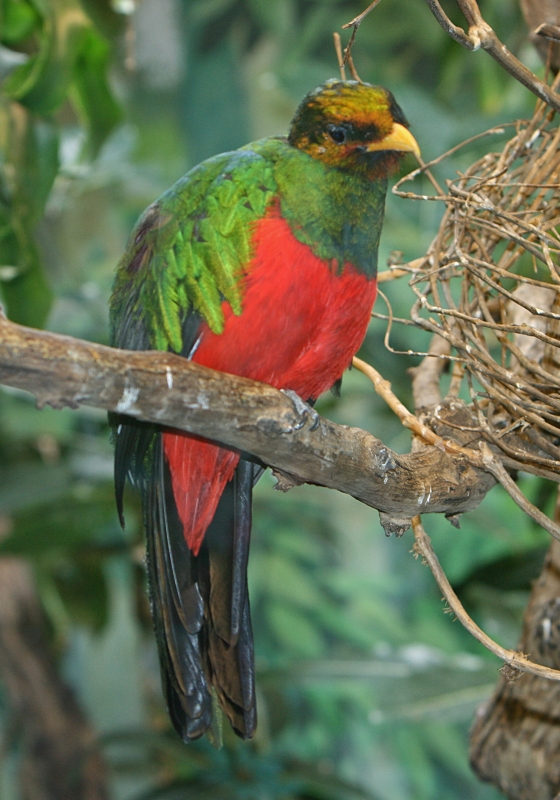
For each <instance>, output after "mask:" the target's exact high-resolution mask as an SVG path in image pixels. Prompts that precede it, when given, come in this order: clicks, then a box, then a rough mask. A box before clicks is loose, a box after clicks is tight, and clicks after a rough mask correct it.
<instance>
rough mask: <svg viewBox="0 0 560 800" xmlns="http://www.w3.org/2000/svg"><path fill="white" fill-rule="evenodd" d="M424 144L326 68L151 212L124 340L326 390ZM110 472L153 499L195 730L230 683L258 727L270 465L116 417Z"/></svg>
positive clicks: (180, 683) (154, 535)
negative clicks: (256, 564)
mask: <svg viewBox="0 0 560 800" xmlns="http://www.w3.org/2000/svg"><path fill="white" fill-rule="evenodd" d="M406 152H413V153H416V154H419V149H418V145H417V144H416V141H415V139H414V138H413V136H412V135H411V133H410V132H409V131H408V127H407V123H406V120H405V118H404V115H403V113H402V111H401V109H400V108H399V106H398V105H397V104H396V102H395V100H394V98H393V96H392V95H391V94H390V92H388V91H387V90H386V89H383V88H380V87H377V86H371V85H369V84H367V83H359V82H354V81H338V80H331V81H328V82H327V83H325V84H323V85H322V86H320V87H319V88H318V89H316V90H314V91H312V92H310V93H309V94H308V95H307V96H306V97H305V98H304V100H303V101H302V103H301V104H300V106H299V108H298V109H297V111H296V114H295V116H294V119H293V121H292V123H291V126H290V131H289V134H288V136H287V137H283V136H279V137H273V138H268V139H263V140H261V141H258V142H255V143H253V144H250V145H247V146H246V147H242V148H241V149H239V150H235V151H234V152H230V153H223V154H222V155H218V156H215V157H214V158H210V159H208V160H207V161H205V162H203V163H202V164H200V165H199V166H197V167H195V168H194V169H193V170H191V171H190V172H189V173H188V174H187V175H185V177H183V178H182V179H181V180H179V181H178V182H177V183H176V184H175V185H174V186H172V187H171V189H169V190H168V191H167V192H166V193H165V194H164V195H162V197H161V198H160V199H159V200H157V201H156V202H155V203H154V204H153V205H151V206H150V207H149V208H148V209H147V210H146V212H145V213H144V214H143V216H142V217H141V218H140V220H139V222H138V224H137V226H136V228H135V230H134V231H133V233H132V236H131V239H130V243H129V245H128V249H127V251H126V253H125V255H124V257H123V259H122V261H121V263H120V265H119V269H118V273H117V277H116V281H115V286H114V291H113V295H112V300H111V332H112V344H113V345H115V346H116V347H120V348H125V349H130V350H165V351H173V352H175V353H180V354H181V355H183V356H184V357H185V358H188V359H192V360H193V361H195V362H196V363H198V364H203V365H205V366H207V367H211V368H212V369H216V370H221V371H223V372H229V373H232V374H236V375H242V376H245V377H247V378H252V379H254V380H257V381H263V382H265V383H268V384H271V385H272V386H276V387H277V388H280V389H285V390H290V391H291V392H292V393H296V394H297V395H299V396H300V397H301V398H303V399H304V400H306V401H310V402H313V401H315V400H316V398H317V397H318V396H319V395H320V394H321V393H322V392H324V391H326V390H327V389H330V388H331V387H332V386H333V385H334V384H336V383H337V382H338V381H339V380H340V378H341V376H342V373H343V371H344V370H345V369H346V368H347V367H348V366H349V364H350V362H351V359H352V356H353V355H354V353H355V352H356V350H357V349H358V347H359V346H360V344H361V342H362V340H363V338H364V336H365V332H366V328H367V325H368V321H369V319H370V314H371V309H372V306H373V302H374V300H375V293H376V271H377V250H378V245H379V237H380V234H381V227H382V223H383V211H384V203H385V194H386V190H387V176H388V174H389V173H390V172H391V170H392V169H393V168H394V167H395V166H396V165H397V163H398V160H399V157H400V156H401V155H402V154H403V153H406ZM113 422H114V426H115V441H116V452H115V483H116V494H117V504H118V509H119V514H120V517H121V521H122V517H123V489H124V484H125V480H126V478H127V477H128V478H129V479H130V481H131V482H132V484H133V485H134V486H135V487H137V488H138V490H139V491H140V494H141V498H142V507H143V515H144V525H145V528H146V534H147V564H148V577H149V586H150V599H151V606H152V614H153V618H154V626H155V632H156V636H157V643H158V648H159V654H160V662H161V671H162V680H163V688H164V694H165V697H166V700H167V705H168V709H169V713H170V716H171V719H172V722H173V724H174V726H175V728H176V730H177V732H178V733H179V734H180V735H181V736H182V737H183V739H184V740H185V741H187V740H190V739H194V738H197V737H199V736H201V735H202V734H203V733H204V732H205V731H206V730H207V729H208V728H209V726H210V725H211V723H212V715H213V706H214V703H213V700H218V701H219V703H220V705H221V707H222V708H223V710H224V711H225V713H226V714H227V716H228V717H229V720H230V722H231V724H232V726H233V728H234V730H235V731H236V732H237V733H238V734H239V735H240V736H243V737H246V738H247V737H250V736H251V735H252V734H253V732H254V730H255V726H256V709H255V690H254V663H253V641H252V633H251V620H250V614H249V598H248V596H247V576H246V571H247V558H248V551H249V538H250V530H251V492H252V488H253V485H254V483H255V481H256V480H257V479H258V477H259V476H260V474H261V472H262V466H260V465H258V464H256V463H254V462H252V461H250V460H248V459H247V458H245V457H243V456H242V455H241V454H240V453H239V452H237V451H234V450H228V449H226V448H224V447H220V446H219V445H216V444H213V443H210V442H208V441H206V440H205V439H202V438H200V437H196V436H191V435H187V434H183V433H180V432H175V431H172V430H169V429H162V428H158V427H156V426H154V425H151V424H147V423H139V422H135V421H134V420H132V419H130V418H127V417H124V416H121V417H116V418H114V419H113Z"/></svg>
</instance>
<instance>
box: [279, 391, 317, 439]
mask: <svg viewBox="0 0 560 800" xmlns="http://www.w3.org/2000/svg"><path fill="white" fill-rule="evenodd" d="M280 391H281V392H282V394H285V395H286V397H288V398H289V399H290V400H291V401H292V403H293V404H294V408H295V410H296V412H297V413H298V414H299V417H300V419H299V421H298V422H297V423H296V424H295V425H294V431H299V430H301V428H303V426H304V425H305V420H306V419H307V417H309V419H310V420H311V425H310V426H309V430H310V431H315V430H317V428H318V427H319V424H320V422H321V417H320V415H319V414H318V413H317V411H315V409H314V408H313V407H312V406H310V405H309V403H306V402H305V400H302V399H301V397H300V396H299V394H297V392H294V391H293V390H292V389H280Z"/></svg>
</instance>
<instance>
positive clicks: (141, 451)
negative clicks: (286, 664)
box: [114, 418, 262, 741]
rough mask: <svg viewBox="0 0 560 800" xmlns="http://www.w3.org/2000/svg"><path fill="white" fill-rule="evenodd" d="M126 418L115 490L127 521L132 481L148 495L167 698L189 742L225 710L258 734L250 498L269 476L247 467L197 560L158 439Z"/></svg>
mask: <svg viewBox="0 0 560 800" xmlns="http://www.w3.org/2000/svg"><path fill="white" fill-rule="evenodd" d="M125 420H126V418H124V419H119V420H117V421H114V422H116V426H115V439H116V451H115V489H116V495H117V506H118V509H119V515H120V518H121V521H123V500H122V498H123V491H124V484H125V480H126V478H127V477H128V478H129V479H130V480H131V482H132V483H133V485H134V486H136V487H137V488H138V489H139V491H140V494H141V498H142V508H143V515H144V526H145V529H146V540H147V566H148V584H149V593H150V602H151V609H152V617H153V622H154V628H155V633H156V639H157V645H158V651H159V658H160V666H161V675H162V684H163V691H164V695H165V698H166V701H167V707H168V710H169V715H170V717H171V720H172V722H173V725H174V727H175V730H176V731H177V733H178V734H179V735H180V736H181V737H182V738H183V740H185V741H189V740H191V739H196V738H198V737H199V736H202V734H203V733H205V732H206V731H207V730H208V729H209V728H211V727H212V726H213V722H215V719H214V717H215V708H216V705H217V703H219V705H220V706H221V708H222V709H223V711H224V712H225V713H226V715H227V717H228V718H229V720H230V722H231V724H232V727H233V728H234V730H235V732H236V733H237V734H238V735H239V736H242V737H243V738H250V737H251V736H252V735H253V733H254V731H255V727H256V705H255V688H254V656H253V636H252V631H251V618H250V610H249V597H248V592H247V560H248V554H249V541H250V534H251V495H252V489H253V485H254V483H255V481H256V479H258V477H259V476H260V473H261V472H262V469H261V468H260V467H258V466H257V465H255V464H252V463H251V462H249V461H246V460H244V459H241V460H240V462H239V465H238V467H237V469H236V471H235V475H234V477H233V479H232V480H231V481H230V482H229V483H228V484H227V485H226V489H225V491H224V493H223V495H222V497H221V499H220V502H219V504H218V508H217V510H216V513H215V515H214V519H213V521H212V523H211V524H210V527H209V528H208V530H207V532H206V536H205V538H204V541H203V544H202V547H201V549H200V552H199V554H198V556H193V554H192V552H191V551H190V550H189V548H188V547H187V544H186V542H185V538H184V534H183V525H182V523H181V521H180V519H179V516H178V514H177V509H176V506H175V500H174V497H173V490H172V486H171V476H170V473H169V469H168V466H167V463H166V461H165V457H164V453H163V440H162V434H161V432H160V431H158V430H156V429H155V428H154V427H153V426H150V425H147V424H142V423H134V422H131V421H128V420H126V421H125Z"/></svg>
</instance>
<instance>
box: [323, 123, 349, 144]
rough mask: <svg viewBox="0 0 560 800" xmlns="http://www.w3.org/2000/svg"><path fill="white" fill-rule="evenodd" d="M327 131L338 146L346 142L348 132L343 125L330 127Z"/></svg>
mask: <svg viewBox="0 0 560 800" xmlns="http://www.w3.org/2000/svg"><path fill="white" fill-rule="evenodd" d="M327 131H328V134H329V136H330V137H331V139H332V140H333V141H334V142H336V143H337V144H343V143H344V142H345V141H346V130H345V129H344V128H343V127H342V125H328V126H327Z"/></svg>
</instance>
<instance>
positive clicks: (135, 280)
mask: <svg viewBox="0 0 560 800" xmlns="http://www.w3.org/2000/svg"><path fill="white" fill-rule="evenodd" d="M277 143H278V147H279V148H282V146H283V143H282V142H281V140H277ZM259 144H260V143H258V142H257V143H255V144H253V145H250V146H248V147H247V148H243V149H242V150H237V151H235V152H232V153H224V154H222V155H220V156H216V157H215V158H211V159H209V160H208V161H205V162H203V163H202V164H200V165H199V166H198V167H195V169H193V170H191V172H189V173H187V175H185V177H184V178H182V179H181V180H180V181H178V182H177V183H176V184H175V185H174V186H172V187H171V189H169V190H168V191H167V192H165V194H163V195H162V196H161V197H160V198H159V200H157V201H156V202H155V203H154V204H153V205H152V206H150V207H149V208H148V209H147V210H146V211H145V212H144V214H143V215H142V217H141V218H140V220H139V221H138V224H137V225H136V228H135V230H134V231H133V233H132V236H131V239H130V243H129V246H128V248H127V251H126V253H125V255H124V257H123V259H122V260H121V263H120V264H119V268H118V272H117V277H116V280H115V287H114V291H113V296H112V301H111V335H112V342H113V344H115V345H116V346H118V347H125V348H129V349H155V350H173V351H175V352H177V353H180V352H182V351H183V348H184V345H186V343H184V342H183V334H182V330H183V323H184V321H185V319H186V317H187V315H188V314H189V313H190V312H193V311H194V312H197V313H198V314H199V315H200V317H202V318H203V319H204V320H205V321H206V322H207V324H208V326H209V328H210V329H211V330H212V331H213V332H214V333H221V332H222V331H223V328H224V314H223V311H222V302H223V301H224V300H225V301H226V302H228V303H229V304H230V306H231V308H232V310H233V312H234V314H241V311H242V302H243V280H242V278H243V275H244V273H245V272H246V269H247V266H248V264H249V262H250V260H251V256H252V252H251V238H252V233H253V229H254V224H255V223H256V222H257V221H258V220H259V219H262V217H263V216H264V214H265V213H266V209H267V207H268V206H269V205H270V203H271V202H272V200H273V199H274V197H275V196H276V194H277V186H276V181H275V176H274V163H275V160H276V159H275V155H276V154H275V148H274V147H272V148H271V144H270V140H269V141H268V142H267V143H266V144H264V143H263V146H261V147H259Z"/></svg>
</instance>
